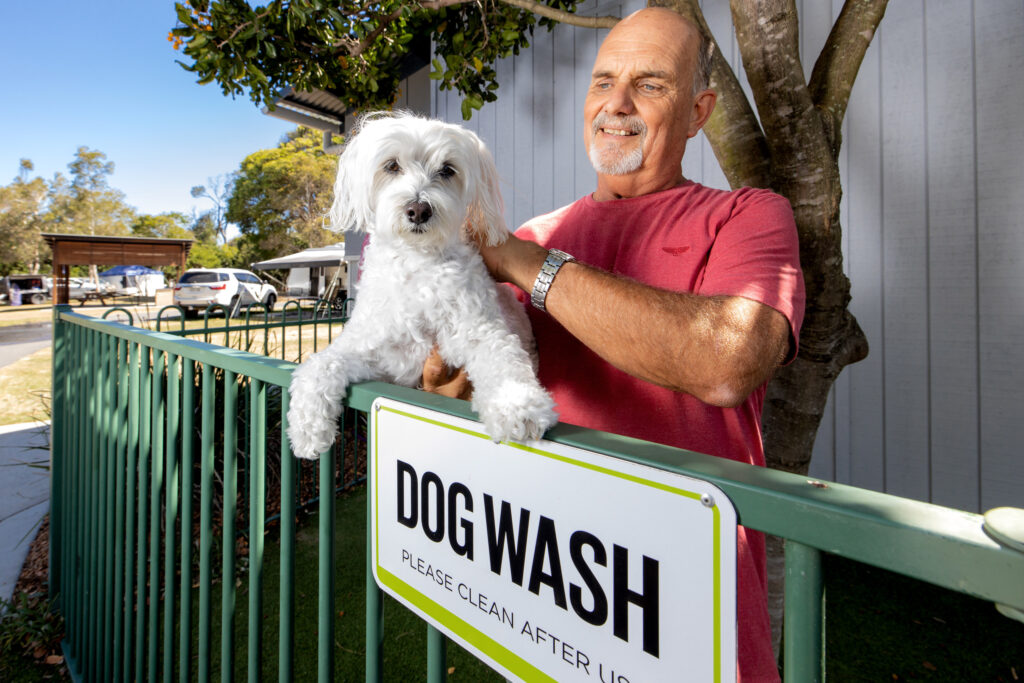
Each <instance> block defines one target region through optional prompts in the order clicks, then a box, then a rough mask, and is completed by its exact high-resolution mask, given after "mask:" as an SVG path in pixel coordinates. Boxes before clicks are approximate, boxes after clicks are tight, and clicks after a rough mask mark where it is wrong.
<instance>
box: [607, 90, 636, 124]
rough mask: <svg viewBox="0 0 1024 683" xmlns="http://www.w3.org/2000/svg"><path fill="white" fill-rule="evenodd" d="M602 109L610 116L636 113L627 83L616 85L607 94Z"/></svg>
mask: <svg viewBox="0 0 1024 683" xmlns="http://www.w3.org/2000/svg"><path fill="white" fill-rule="evenodd" d="M607 95H608V96H607V98H606V99H605V102H604V107H602V109H603V110H604V112H605V113H606V114H610V115H612V116H621V115H630V114H632V113H634V112H635V111H636V106H635V105H634V103H633V94H632V89H631V88H630V86H629V84H627V83H616V84H615V85H614V86H613V87H612V89H611V90H610V91H608V93H607Z"/></svg>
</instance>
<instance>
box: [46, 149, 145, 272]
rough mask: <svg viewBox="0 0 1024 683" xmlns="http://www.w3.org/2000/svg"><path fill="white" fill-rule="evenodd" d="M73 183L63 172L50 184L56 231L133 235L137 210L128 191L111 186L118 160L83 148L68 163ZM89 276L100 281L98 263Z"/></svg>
mask: <svg viewBox="0 0 1024 683" xmlns="http://www.w3.org/2000/svg"><path fill="white" fill-rule="evenodd" d="M68 170H69V171H70V172H71V178H70V182H69V181H68V180H66V179H65V178H64V177H63V176H62V175H60V174H59V173H58V174H57V175H56V176H55V177H54V180H53V182H52V183H51V185H50V202H49V210H48V212H47V222H48V223H49V229H50V230H51V231H52V232H61V233H69V234H81V235H123V236H127V235H130V234H131V226H132V222H133V221H134V220H135V210H134V209H133V208H132V207H130V206H128V204H127V203H126V202H125V199H124V193H123V192H121V191H120V190H116V189H114V188H112V187H110V184H109V182H108V180H109V178H110V176H111V175H112V174H113V173H114V162H113V161H107V155H106V154H104V153H103V152H101V151H99V150H93V149H89V148H88V147H79V148H78V151H76V152H75V158H74V160H73V161H72V162H71V163H69V164H68ZM89 277H90V278H91V279H92V280H93V281H94V282H98V280H99V277H98V273H97V270H96V266H95V265H90V266H89Z"/></svg>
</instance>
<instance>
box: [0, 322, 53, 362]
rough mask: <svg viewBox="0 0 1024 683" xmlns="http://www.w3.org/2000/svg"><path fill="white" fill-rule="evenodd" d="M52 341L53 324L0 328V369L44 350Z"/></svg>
mask: <svg viewBox="0 0 1024 683" xmlns="http://www.w3.org/2000/svg"><path fill="white" fill-rule="evenodd" d="M52 339H53V323H48V322H47V323H32V324H29V325H11V326H9V327H0V368H2V367H4V366H6V365H10V364H11V363H13V362H14V361H16V360H18V359H19V358H22V357H24V356H28V355H29V354H32V353H35V352H36V351H38V350H39V349H44V348H46V347H47V346H49V345H50V342H51V340H52Z"/></svg>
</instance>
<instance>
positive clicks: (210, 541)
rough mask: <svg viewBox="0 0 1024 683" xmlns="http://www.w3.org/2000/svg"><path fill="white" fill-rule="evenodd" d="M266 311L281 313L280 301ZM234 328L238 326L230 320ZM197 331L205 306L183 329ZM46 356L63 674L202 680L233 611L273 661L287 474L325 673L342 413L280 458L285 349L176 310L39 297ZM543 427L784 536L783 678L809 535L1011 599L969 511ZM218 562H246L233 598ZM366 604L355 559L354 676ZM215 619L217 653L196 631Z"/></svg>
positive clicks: (391, 393) (330, 649) (836, 550)
mask: <svg viewBox="0 0 1024 683" xmlns="http://www.w3.org/2000/svg"><path fill="white" fill-rule="evenodd" d="M275 324H277V325H279V326H280V327H281V329H285V328H286V327H287V326H288V321H287V320H283V321H277V322H276V323H275ZM226 327H227V325H226ZM244 328H246V329H247V330H255V329H257V326H254V325H252V323H251V321H249V320H247V321H246V325H245V326H244ZM258 329H259V330H260V331H263V330H265V329H266V328H264V327H259V328H258ZM209 333H211V331H210V330H209V328H208V326H207V329H206V330H205V331H203V332H199V333H198V334H209ZM53 364H54V366H53V378H54V380H53V381H54V393H53V395H54V400H53V426H52V430H53V431H52V433H53V437H52V448H53V485H52V486H53V490H52V503H51V505H52V510H51V520H52V521H51V524H52V542H51V562H50V566H51V577H50V581H51V593H53V594H54V595H56V596H57V598H58V605H59V608H60V609H61V611H62V612H63V614H64V617H65V622H66V641H65V644H64V645H65V651H66V654H67V658H68V663H69V666H70V668H71V670H72V672H73V674H74V676H75V677H76V678H80V679H82V680H95V681H118V680H133V679H134V680H141V679H146V680H156V679H158V678H160V679H162V680H165V681H170V680H174V679H175V678H177V679H178V680H181V681H187V680H193V679H197V680H200V681H206V680H209V679H210V678H211V677H212V676H213V675H214V673H215V668H219V675H220V677H221V680H226V681H227V680H232V679H233V676H234V671H235V669H236V665H238V666H240V662H238V663H236V662H235V656H236V655H235V649H236V648H235V647H234V644H235V642H236V637H237V634H236V633H235V615H236V614H239V613H240V612H241V611H245V612H247V614H248V625H247V627H246V629H245V631H246V643H245V646H244V654H242V653H240V654H239V657H242V656H244V657H245V662H246V664H245V670H246V671H247V672H248V676H249V679H250V680H257V679H258V678H259V677H260V669H261V666H260V657H261V655H262V653H263V651H264V649H265V647H273V646H276V652H277V661H278V677H279V679H280V680H285V681H287V680H292V678H293V669H294V663H295V662H294V651H295V639H296V633H295V623H294V614H295V610H296V604H295V585H296V578H295V552H296V550H295V548H296V534H297V530H296V524H295V515H294V514H292V512H291V510H292V506H293V505H294V504H297V503H299V502H301V500H300V499H301V498H302V496H301V495H300V493H299V489H300V488H302V486H303V484H302V482H303V480H304V479H305V480H307V481H308V482H311V485H313V486H314V487H315V488H316V489H317V492H319V491H324V492H330V495H319V493H318V494H317V495H313V496H309V497H308V500H315V502H316V505H317V508H318V511H319V526H318V547H319V556H318V570H317V601H318V611H319V620H318V624H317V629H316V634H315V639H316V641H317V643H318V646H317V657H318V667H317V668H318V672H319V674H318V675H319V679H320V680H321V681H328V680H331V679H332V676H333V672H334V655H335V643H334V640H335V638H334V633H335V618H336V612H335V607H336V606H335V603H334V600H335V598H334V595H335V590H334V578H335V575H336V572H337V571H338V562H337V558H336V556H335V555H336V552H335V548H334V537H335V527H334V525H335V515H334V506H335V496H334V495H333V494H334V491H335V490H336V489H337V488H339V487H344V486H347V485H351V484H353V483H356V482H358V481H360V480H361V479H362V477H363V473H364V472H365V469H364V464H365V463H364V461H362V460H360V456H361V455H362V453H361V452H362V449H361V448H360V447H359V444H358V443H357V442H358V441H359V438H360V431H359V430H358V429H353V425H352V422H355V421H356V419H355V418H354V417H353V414H352V413H348V416H347V417H346V418H344V420H343V421H344V422H345V424H343V430H342V432H343V437H342V439H341V440H340V443H339V446H338V447H337V448H336V449H335V450H334V451H332V452H331V453H329V454H327V456H326V457H323V458H322V459H321V460H320V461H319V463H317V464H315V465H311V464H303V463H297V462H296V460H295V459H294V458H293V457H292V456H291V453H290V451H289V448H288V441H287V439H286V437H285V435H284V434H285V429H286V426H287V424H286V423H287V419H286V414H287V406H288V393H287V390H286V389H287V386H288V383H289V380H290V378H291V372H292V370H293V368H294V367H295V366H294V364H293V363H292V362H290V361H287V360H282V359H278V358H270V357H267V356H262V355H258V354H253V353H250V352H248V351H244V350H239V349H230V348H224V347H222V346H215V345H213V344H210V343H207V342H205V341H199V340H195V339H190V338H187V337H185V336H183V334H182V331H181V330H179V331H178V332H177V333H175V334H169V333H167V332H158V331H146V330H140V329H138V328H134V327H130V326H128V325H125V324H122V323H119V322H115V321H109V320H97V319H95V318H90V317H87V316H83V315H80V314H76V313H74V312H72V311H71V309H70V308H69V307H66V306H61V307H58V308H57V309H56V311H55V324H54V354H53ZM379 396H385V397H389V398H394V399H397V400H400V401H405V402H407V403H411V404H414V405H419V406H423V407H428V408H433V409H437V410H441V411H443V412H446V413H449V414H452V415H456V416H461V417H469V418H472V417H473V415H472V413H470V412H469V410H468V407H467V404H465V403H464V402H460V401H453V400H450V399H445V398H442V397H438V396H433V395H429V394H424V393H423V392H417V391H413V390H408V389H404V388H401V387H395V386H391V385H387V384H383V383H366V384H361V385H356V386H354V387H352V388H351V390H350V392H349V397H348V405H349V407H350V409H352V410H354V411H356V412H355V415H358V414H360V413H365V412H366V411H367V410H369V408H370V406H371V404H372V402H373V401H374V400H375V399H376V398H377V397H379ZM346 427H347V429H345V428H346ZM549 438H551V439H552V440H554V441H557V442H559V443H563V444H566V445H570V446H577V447H580V448H584V449H587V450H591V451H596V452H599V453H604V454H607V455H612V456H615V457H618V458H622V459H624V460H629V461H633V462H638V463H642V464H646V465H650V466H653V467H657V468H660V469H664V470H669V471H673V472H678V473H681V474H684V475H688V476H691V477H696V478H699V479H703V480H706V481H709V482H711V483H712V484H714V485H716V486H718V487H719V488H720V489H722V491H724V492H725V493H726V495H728V496H729V498H730V500H731V501H732V503H733V505H734V506H735V508H736V510H737V514H738V516H739V521H740V522H741V523H742V524H744V525H746V526H748V527H750V528H753V529H757V530H760V531H764V532H767V533H770V534H775V535H778V536H781V537H784V538H786V539H787V544H786V566H787V584H786V635H785V641H784V642H785V651H784V657H785V666H784V670H785V676H786V679H787V680H793V681H809V680H818V679H820V678H821V676H822V675H823V670H822V667H823V664H822V628H823V627H822V578H821V555H822V553H823V552H827V553H833V554H836V555H839V556H843V557H846V558H850V559H853V560H857V561H860V562H864V563H867V564H871V565H874V566H878V567H882V568H884V569H888V570H891V571H895V572H898V573H901V574H904V575H907V576H911V577H915V578H918V579H920V580H923V581H927V582H929V583H932V584H936V585H938V586H942V587H945V588H948V589H950V590H953V591H958V592H961V593H966V594H969V595H972V596H975V597H977V598H981V599H984V600H988V601H991V602H995V603H997V604H1001V605H1005V606H1008V607H1009V608H1010V609H1007V610H1006V611H1007V612H1011V613H1012V611H1013V610H1019V611H1020V610H1024V580H1022V578H1021V577H1024V553H1022V552H1019V551H1018V550H1014V549H1012V548H1011V547H1008V546H1007V545H1001V544H1000V543H999V542H997V541H995V540H993V537H992V536H991V535H989V534H988V533H986V531H985V528H984V526H985V519H984V518H983V517H982V516H980V515H975V514H970V513H966V512H960V511H956V510H951V509H947V508H942V507H939V506H935V505H930V504H926V503H919V502H915V501H909V500H905V499H900V498H897V497H894V496H890V495H886V494H880V493H875V492H870V491H864V490H860V489H856V488H853V487H849V486H843V485H838V484H832V483H823V482H814V481H809V480H808V479H807V478H806V477H799V476H795V475H790V474H786V473H783V472H777V471H772V470H766V469H763V468H754V467H749V466H745V465H741V464H738V463H734V462H731V461H727V460H723V459H720V458H712V457H709V456H702V455H697V454H690V453H686V454H683V453H682V452H680V451H679V450H677V449H674V448H670V447H666V446H659V445H655V444H650V443H646V442H640V441H636V440H632V439H628V438H624V437H619V436H615V435H611V434H604V433H600V432H594V431H590V430H583V429H579V428H573V427H569V426H561V425H560V426H558V427H556V428H555V429H554V430H552V432H551V433H550V434H549ZM304 468H305V469H304ZM304 472H305V476H304ZM275 509H280V510H281V511H282V514H280V517H279V518H278V519H277V524H278V529H277V533H278V534H279V538H280V542H279V543H280V555H281V563H280V566H281V568H280V576H279V582H280V591H279V599H278V605H277V614H278V616H277V629H276V630H277V633H278V640H277V643H275V644H274V645H273V646H271V644H270V643H264V642H263V629H264V625H263V623H262V621H261V618H260V616H261V615H262V614H263V612H264V607H265V605H263V603H262V596H263V590H262V588H263V584H264V581H265V580H266V579H267V577H266V575H265V574H264V559H265V553H266V548H265V542H264V531H265V529H266V526H267V524H268V521H269V519H270V518H271V517H275V515H274V514H273V512H274V510H275ZM268 512H269V513H270V514H269V515H268ZM996 535H997V536H998V534H996ZM239 539H241V541H239ZM242 541H244V545H243V546H242V547H241V548H239V547H238V546H239V543H240V542H242ZM243 567H244V570H245V571H244V572H243V571H242V570H243ZM236 576H242V577H244V579H245V580H246V581H247V582H248V591H247V593H248V605H247V609H245V610H240V605H239V604H238V603H237V599H238V592H237V590H236V587H235V586H236V580H235V577H236ZM215 584H219V585H220V604H219V605H215V604H214V595H215V591H214V586H215ZM380 605H381V597H380V594H379V592H378V591H377V588H376V586H375V585H373V581H372V579H370V580H368V582H367V608H366V612H367V630H366V633H367V642H366V673H365V675H366V678H367V680H380V679H381V676H382V669H381V648H382V647H383V643H382V637H381V633H382V631H381V624H380V621H379V619H380V609H381V608H380ZM215 632H216V633H219V640H220V643H221V647H220V652H219V653H218V652H213V651H212V648H213V643H214V641H215V638H214V634H215ZM303 637H308V638H313V637H314V636H313V635H312V634H306V635H304V636H303ZM444 656H445V646H444V638H443V637H442V636H441V635H440V634H439V633H437V632H436V631H433V630H430V632H429V638H428V668H429V670H430V671H431V675H430V678H431V679H433V680H442V679H443V678H444V667H445V664H444Z"/></svg>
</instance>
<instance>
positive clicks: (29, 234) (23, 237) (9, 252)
mask: <svg viewBox="0 0 1024 683" xmlns="http://www.w3.org/2000/svg"><path fill="white" fill-rule="evenodd" d="M33 168H34V167H33V165H32V162H31V161H29V160H28V159H22V160H21V163H20V165H19V169H18V175H17V176H16V177H15V179H14V182H12V183H11V184H10V185H6V186H3V187H0V274H2V275H9V274H11V273H15V272H20V271H28V272H29V273H33V274H35V273H38V272H39V268H40V266H41V265H42V263H43V261H44V260H45V258H46V255H47V249H46V244H45V243H44V242H43V239H42V238H41V237H40V236H39V233H40V232H44V226H45V211H46V197H47V193H48V191H49V188H48V187H47V185H46V181H44V180H43V179H42V178H39V177H36V178H31V179H30V178H29V174H30V173H31V172H32V170H33Z"/></svg>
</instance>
